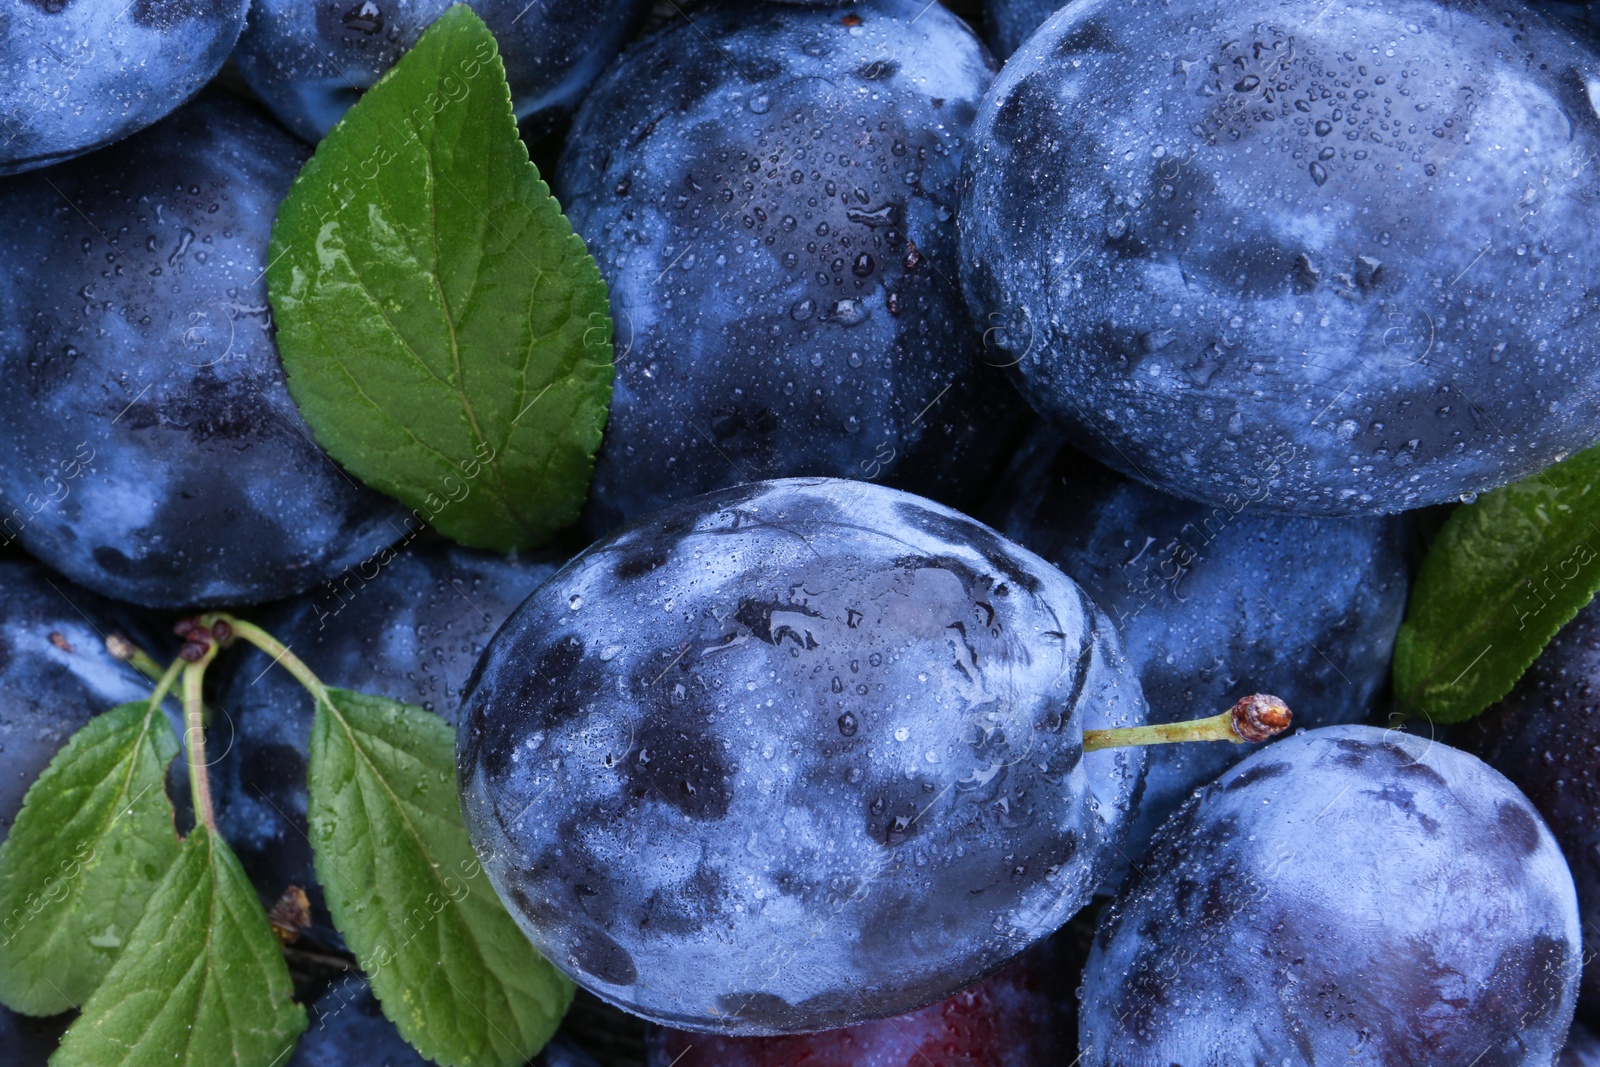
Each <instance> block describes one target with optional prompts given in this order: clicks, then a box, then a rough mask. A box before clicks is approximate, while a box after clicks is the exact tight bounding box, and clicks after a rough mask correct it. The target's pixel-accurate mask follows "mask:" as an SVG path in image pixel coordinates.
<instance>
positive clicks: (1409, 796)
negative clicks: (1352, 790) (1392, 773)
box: [1362, 783, 1439, 834]
mask: <svg viewBox="0 0 1600 1067" xmlns="http://www.w3.org/2000/svg"><path fill="white" fill-rule="evenodd" d="M1362 792H1363V793H1365V794H1366V795H1367V796H1369V797H1373V798H1375V799H1377V800H1382V801H1384V802H1385V803H1387V804H1390V805H1392V806H1393V807H1395V808H1396V809H1398V810H1399V811H1402V812H1404V813H1405V814H1406V815H1407V816H1409V817H1410V818H1413V819H1416V820H1417V823H1418V824H1419V825H1420V826H1421V827H1422V828H1423V829H1424V830H1426V831H1427V832H1428V833H1430V834H1436V833H1438V832H1439V820H1438V819H1435V818H1433V817H1432V816H1430V815H1427V814H1425V813H1423V812H1421V811H1419V810H1417V795H1416V794H1415V793H1413V792H1412V791H1411V790H1409V789H1407V788H1406V787H1405V786H1402V785H1394V784H1392V783H1391V784H1388V785H1385V786H1384V787H1383V788H1382V789H1363V790H1362Z"/></svg>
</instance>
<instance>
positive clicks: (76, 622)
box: [0, 560, 177, 1047]
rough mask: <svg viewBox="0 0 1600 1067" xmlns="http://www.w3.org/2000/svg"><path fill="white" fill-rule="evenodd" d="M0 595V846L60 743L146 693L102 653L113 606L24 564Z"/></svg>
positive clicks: (11, 563)
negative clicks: (1, 599) (0, 603)
mask: <svg viewBox="0 0 1600 1067" xmlns="http://www.w3.org/2000/svg"><path fill="white" fill-rule="evenodd" d="M0 591H3V592H4V607H3V608H0V694H3V695H0V839H3V838H4V837H5V835H6V834H8V833H9V832H10V830H11V823H12V820H14V819H15V818H16V817H17V812H18V811H20V810H22V798H23V797H24V795H26V793H27V791H28V788H29V787H30V786H32V785H33V783H34V779H36V778H38V777H39V775H40V774H41V773H43V771H44V769H45V768H46V767H48V766H49V765H50V761H51V760H52V759H54V758H55V754H56V752H57V751H59V750H60V748H61V746H62V745H64V744H66V742H67V739H68V738H69V737H71V736H72V735H73V734H74V733H76V732H77V731H78V729H79V728H80V727H82V726H83V725H84V724H85V723H87V722H88V721H89V720H90V719H92V718H93V717H94V716H96V715H98V714H100V713H101V712H103V711H110V710H111V709H112V708H114V707H116V706H117V705H119V704H126V703H129V702H131V701H135V700H145V699H147V698H148V697H149V696H150V691H151V689H153V688H154V686H153V685H151V683H150V682H149V681H148V680H147V679H145V678H144V677H142V676H141V675H140V674H139V673H138V672H137V671H135V670H134V669H133V668H132V667H130V666H128V665H127V664H126V663H123V662H121V661H120V660H118V659H116V658H114V657H113V656H112V655H111V653H109V652H107V651H106V644H105V642H106V637H107V636H109V635H111V634H112V633H116V632H121V631H125V630H127V629H128V627H126V626H124V625H122V621H121V620H120V619H118V617H117V616H118V614H119V612H118V608H117V607H116V606H115V605H111V604H108V603H107V602H105V601H104V600H101V599H100V598H99V597H97V596H95V595H94V594H93V593H90V592H89V591H87V590H85V589H80V588H78V587H77V586H75V585H73V584H72V583H71V582H68V581H66V580H64V579H62V578H60V577H59V576H55V575H52V574H50V573H49V572H48V571H46V570H45V569H44V568H43V567H41V566H39V565H38V564H36V563H34V562H32V561H30V560H0ZM174 714H175V712H174ZM176 726H177V722H176V720H174V727H176ZM0 1047H4V1045H3V1043H0Z"/></svg>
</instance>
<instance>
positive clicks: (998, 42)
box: [984, 0, 1063, 59]
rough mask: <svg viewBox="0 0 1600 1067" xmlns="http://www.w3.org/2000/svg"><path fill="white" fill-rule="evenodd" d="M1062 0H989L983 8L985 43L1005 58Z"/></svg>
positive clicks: (1058, 8) (1056, 8)
mask: <svg viewBox="0 0 1600 1067" xmlns="http://www.w3.org/2000/svg"><path fill="white" fill-rule="evenodd" d="M1062 3H1063V0H989V3H988V5H987V7H985V9H984V23H985V26H986V28H987V29H988V38H989V47H991V48H993V49H994V54H995V55H997V56H999V57H1000V58H1001V59H1007V58H1009V57H1010V56H1011V54H1012V53H1013V52H1015V51H1016V50H1017V49H1018V48H1021V47H1022V42H1023V41H1026V40H1027V39H1028V38H1029V37H1030V36H1032V35H1033V31H1034V30H1037V29H1038V28H1039V27H1040V26H1042V25H1044V21H1045V19H1048V18H1049V17H1050V16H1051V15H1054V14H1055V13H1056V12H1057V11H1058V10H1060V8H1061V7H1062Z"/></svg>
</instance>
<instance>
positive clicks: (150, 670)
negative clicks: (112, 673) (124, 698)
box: [106, 634, 166, 682]
mask: <svg viewBox="0 0 1600 1067" xmlns="http://www.w3.org/2000/svg"><path fill="white" fill-rule="evenodd" d="M106 651H107V652H109V653H111V655H112V656H114V657H115V658H117V659H120V660H121V661H122V662H124V663H126V664H127V665H128V666H130V667H132V668H133V669H134V670H136V671H138V672H139V673H140V674H142V675H144V676H145V677H146V678H148V679H150V680H151V681H152V682H159V681H161V679H162V677H163V676H164V675H165V673H166V672H165V671H164V670H163V669H162V666H161V664H159V663H157V662H156V661H155V659H154V657H152V656H151V655H150V653H148V652H146V651H145V650H144V649H142V648H140V647H139V646H138V645H136V644H134V643H133V642H132V641H130V640H128V639H127V638H126V637H124V636H122V635H121V634H112V635H111V636H109V637H107V638H106Z"/></svg>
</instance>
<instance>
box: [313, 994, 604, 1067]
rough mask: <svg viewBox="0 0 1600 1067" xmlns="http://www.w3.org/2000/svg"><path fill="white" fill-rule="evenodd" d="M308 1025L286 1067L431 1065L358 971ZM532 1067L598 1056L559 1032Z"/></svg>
mask: <svg viewBox="0 0 1600 1067" xmlns="http://www.w3.org/2000/svg"><path fill="white" fill-rule="evenodd" d="M308 1013H309V1015H310V1017H311V1025H310V1028H309V1029H307V1030H306V1032H305V1034H304V1035H303V1036H302V1037H301V1038H300V1043H299V1044H298V1045H297V1046H295V1050H294V1056H293V1057H292V1058H291V1059H290V1060H289V1062H288V1064H287V1065H286V1067H428V1064H430V1063H432V1062H433V1061H431V1060H425V1059H423V1058H422V1056H421V1055H419V1054H418V1053H417V1050H416V1049H414V1048H412V1047H411V1046H410V1045H409V1044H408V1043H407V1042H406V1039H405V1038H403V1037H401V1036H400V1031H398V1030H396V1029H395V1026H394V1024H393V1023H391V1022H390V1021H389V1020H388V1019H387V1018H385V1017H384V1014H383V1008H382V1007H380V1006H379V1004H378V998H377V997H375V996H373V995H372V987H371V986H369V985H368V984H367V980H366V979H365V978H363V977H361V976H360V975H357V974H351V975H348V976H346V977H344V978H342V979H340V980H338V981H336V982H335V983H334V984H333V985H332V986H331V987H330V988H329V989H328V990H327V991H326V992H324V993H323V994H322V995H321V996H319V997H318V998H317V999H316V1000H315V1001H313V1002H312V1003H311V1004H310V1005H309V1007H308ZM528 1067H597V1065H596V1064H595V1062H594V1059H593V1058H592V1057H591V1056H590V1055H589V1054H588V1053H586V1052H584V1051H583V1050H582V1049H580V1048H578V1047H577V1046H576V1045H574V1044H572V1042H570V1041H568V1040H566V1039H565V1038H563V1037H560V1036H557V1037H556V1038H555V1039H554V1040H552V1041H551V1042H550V1043H549V1044H548V1045H546V1046H545V1047H544V1051H542V1052H540V1053H539V1055H538V1056H537V1057H535V1058H534V1059H533V1060H532V1061H531V1062H530V1063H529V1065H528Z"/></svg>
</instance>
